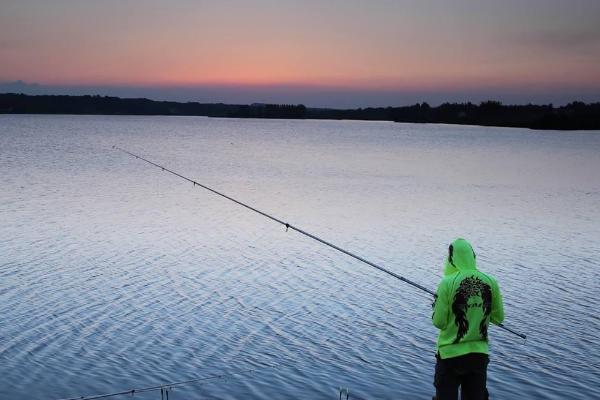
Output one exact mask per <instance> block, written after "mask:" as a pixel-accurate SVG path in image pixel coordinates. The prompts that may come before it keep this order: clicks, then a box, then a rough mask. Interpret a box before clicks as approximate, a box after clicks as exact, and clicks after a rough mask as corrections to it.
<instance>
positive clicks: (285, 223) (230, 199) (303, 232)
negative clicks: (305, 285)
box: [112, 146, 527, 339]
mask: <svg viewBox="0 0 600 400" xmlns="http://www.w3.org/2000/svg"><path fill="white" fill-rule="evenodd" d="M112 148H113V149H116V150H119V151H121V152H123V153H125V154H128V155H130V156H132V157H135V158H136V159H138V160H142V161H145V162H146V163H148V164H150V165H153V166H155V167H157V168H160V169H161V170H162V171H165V172H168V173H170V174H172V175H175V176H177V177H179V178H181V179H183V180H185V181H188V182H189V183H191V184H193V185H194V186H198V187H200V188H202V189H205V190H208V191H209V192H211V193H213V194H216V195H217V196H220V197H223V198H225V199H227V200H229V201H232V202H234V203H236V204H238V205H240V206H242V207H245V208H247V209H248V210H250V211H254V212H255V213H257V214H260V215H262V216H263V217H265V218H268V219H270V220H271V221H274V222H277V223H278V224H280V225H283V226H285V230H286V232H287V231H288V230H289V229H291V230H293V231H296V232H298V233H300V234H302V235H304V236H306V237H309V238H311V239H313V240H316V241H317V242H319V243H321V244H324V245H325V246H328V247H331V248H332V249H334V250H337V251H339V252H341V253H344V254H346V255H348V256H350V257H352V258H354V259H356V260H358V261H360V262H362V263H364V264H367V265H369V266H370V267H373V268H375V269H378V270H379V271H381V272H384V273H386V274H388V275H390V276H393V277H394V278H396V279H398V280H400V281H402V282H404V283H407V284H409V285H411V286H413V287H415V288H417V289H420V290H422V291H423V292H427V293H429V294H430V295H432V296H435V292H434V291H432V290H431V289H428V288H426V287H425V286H423V285H420V284H418V283H416V282H414V281H412V280H410V279H407V278H405V277H403V276H401V275H398V274H396V273H395V272H392V271H390V270H389V269H387V268H384V267H382V266H380V265H377V264H375V263H374V262H371V261H369V260H367V259H365V258H363V257H361V256H359V255H356V254H354V253H352V252H350V251H348V250H345V249H343V248H341V247H339V246H337V245H335V244H333V243H331V242H328V241H326V240H324V239H321V238H320V237H318V236H315V235H313V234H312V233H309V232H307V231H305V230H303V229H300V228H299V227H297V226H294V225H292V224H290V223H288V222H285V221H283V220H281V219H279V218H276V217H274V216H273V215H270V214H268V213H266V212H264V211H261V210H259V209H257V208H255V207H252V206H250V205H248V204H246V203H244V202H242V201H240V200H237V199H235V198H233V197H231V196H228V195H226V194H224V193H221V192H219V191H217V190H215V189H212V188H210V187H208V186H206V185H203V184H201V183H199V182H197V181H195V180H193V179H190V178H188V177H186V176H184V175H181V174H180V173H178V172H175V171H173V170H170V169H168V168H166V167H164V166H162V165H159V164H156V163H155V162H152V161H150V160H148V159H146V158H144V157H142V156H140V155H137V154H134V153H131V152H129V151H127V150H125V149H122V148H120V147H118V146H112ZM496 326H498V327H499V328H502V329H504V330H505V331H507V332H509V333H512V334H513V335H516V336H518V337H520V338H522V339H527V336H526V335H524V334H522V333H519V332H517V331H515V330H513V329H511V328H508V327H506V326H505V325H503V324H498V325H496Z"/></svg>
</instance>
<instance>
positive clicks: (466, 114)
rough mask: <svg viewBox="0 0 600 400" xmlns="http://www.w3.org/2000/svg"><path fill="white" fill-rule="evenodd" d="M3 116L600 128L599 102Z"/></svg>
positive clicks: (5, 108)
mask: <svg viewBox="0 0 600 400" xmlns="http://www.w3.org/2000/svg"><path fill="white" fill-rule="evenodd" d="M0 113H9V114H106V115H196V116H207V117H230V118H286V119H303V118H313V119H317V118H318V119H352V120H382V121H396V122H415V123H447V124H468V125H489V126H507V127H525V128H532V129H561V130H571V129H591V130H597V129H600V103H591V104H585V103H582V102H577V101H576V102H573V103H570V104H567V105H565V106H561V107H553V106H552V105H551V104H550V105H533V104H529V105H503V104H502V103H500V102H498V101H485V102H482V103H480V104H473V103H444V104H442V105H440V106H437V107H431V106H429V104H427V103H420V104H415V105H412V106H405V107H379V108H357V109H346V110H339V109H332V108H307V107H305V106H304V105H301V104H300V105H291V104H262V103H255V104H251V105H240V104H222V103H196V102H188V103H179V102H173V101H153V100H148V99H122V98H119V97H106V96H50V95H43V96H29V95H24V94H14V93H6V94H0Z"/></svg>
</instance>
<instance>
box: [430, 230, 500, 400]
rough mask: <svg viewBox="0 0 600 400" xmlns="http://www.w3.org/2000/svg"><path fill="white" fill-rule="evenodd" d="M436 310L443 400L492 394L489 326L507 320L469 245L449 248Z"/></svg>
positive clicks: (492, 281) (456, 243)
mask: <svg viewBox="0 0 600 400" xmlns="http://www.w3.org/2000/svg"><path fill="white" fill-rule="evenodd" d="M444 274H445V276H444V278H443V279H442V281H441V282H440V284H439V286H438V290H437V294H436V300H435V303H434V309H433V316H432V320H433V324H434V325H435V327H436V328H438V329H440V334H439V336H438V341H437V363H436V370H435V382H434V384H435V387H436V397H437V399H438V400H447V399H456V398H457V397H458V387H459V386H460V387H461V392H462V396H461V397H462V399H463V400H474V399H475V400H476V399H485V398H486V395H487V390H486V380H487V363H488V325H489V322H490V321H491V322H492V323H494V324H499V323H501V322H502V321H503V319H504V309H503V305H502V296H501V294H500V289H499V287H498V282H497V281H496V279H494V278H493V277H492V276H490V275H487V274H484V273H483V272H480V271H478V270H477V265H476V257H475V253H474V252H473V249H472V247H471V245H470V244H469V242H467V241H466V240H464V239H457V240H455V241H454V242H453V243H452V244H451V245H450V247H449V251H448V258H447V260H446V265H445V268H444Z"/></svg>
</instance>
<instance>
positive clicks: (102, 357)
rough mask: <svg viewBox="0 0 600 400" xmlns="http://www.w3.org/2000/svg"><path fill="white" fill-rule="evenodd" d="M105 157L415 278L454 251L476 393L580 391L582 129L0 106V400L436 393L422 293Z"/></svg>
mask: <svg viewBox="0 0 600 400" xmlns="http://www.w3.org/2000/svg"><path fill="white" fill-rule="evenodd" d="M112 145H118V146H121V147H124V148H126V149H128V150H130V151H133V152H137V153H140V154H141V155H143V156H146V157H148V158H150V159H152V160H154V161H156V162H158V163H161V164H164V165H166V166H169V167H170V168H172V169H174V170H175V171H178V172H182V173H184V174H185V175H188V176H190V177H193V178H194V179H196V180H197V181H199V182H202V183H204V184H206V185H209V186H211V187H214V188H216V189H219V190H222V191H224V192H225V193H228V194H231V195H233V196H235V197H237V198H239V199H242V200H244V201H247V202H249V203H250V204H252V205H255V206H256V207H258V208H259V209H261V210H265V211H268V212H271V213H273V214H274V215H275V216H277V217H279V218H282V219H284V220H286V221H289V222H290V223H293V224H295V225H297V226H299V227H301V228H304V229H306V230H308V231H309V232H312V233H315V234H317V235H320V236H322V237H324V238H326V239H328V240H330V241H332V242H334V243H336V244H339V245H341V246H343V247H345V248H348V249H349V250H351V251H354V252H356V253H358V254H361V255H362V256H364V257H366V258H367V259H369V260H372V261H374V262H377V263H381V264H382V265H384V266H385V267H387V268H389V269H391V270H393V271H394V272H396V273H398V274H400V275H404V276H406V277H408V278H410V279H413V280H415V281H417V282H420V283H422V284H424V285H426V286H428V287H431V288H435V286H436V285H437V283H438V281H439V279H440V276H441V267H442V264H443V259H444V256H445V254H446V251H447V246H448V243H449V242H450V241H452V240H453V239H455V238H456V237H459V236H462V237H465V238H467V239H468V240H470V241H472V243H473V245H474V247H475V251H476V252H477V254H478V262H479V268H480V269H482V270H484V271H485V272H488V273H490V274H493V275H494V276H496V277H497V278H498V280H499V282H500V287H501V290H502V292H503V295H504V300H505V309H506V324H507V325H509V326H511V327H513V328H514V329H517V330H519V331H522V332H524V333H526V334H527V335H528V340H527V341H526V342H524V341H523V340H520V339H518V338H516V337H515V336H512V335H510V334H508V333H507V332H504V331H502V330H499V329H495V328H492V329H491V353H492V354H491V362H490V366H489V381H488V385H489V389H490V392H491V394H492V396H493V397H494V398H500V399H509V398H510V399H515V398H531V399H533V398H535V399H591V398H600V373H599V371H600V351H599V348H600V317H599V315H598V310H599V309H600V300H599V299H598V296H599V295H600V279H599V278H600V272H599V271H600V262H599V259H600V132H554V131H547V132H541V131H531V130H525V129H505V128H483V127H470V126H448V125H413V124H395V123H389V122H351V121H288V120H250V119H247V120H238V119H210V118H199V117H198V118H196V117H126V116H118V117H113V116H0V172H1V174H0V187H1V191H0V226H1V228H0V398H2V399H56V398H63V397H71V396H81V395H91V394H100V393H106V392H113V391H119V390H124V389H129V388H135V387H144V386H151V385H154V384H161V383H165V382H170V381H177V380H185V379H190V378H194V377H197V376H210V375H214V374H227V373H232V372H236V371H241V370H246V369H256V371H255V372H253V373H247V374H245V375H239V376H233V377H229V378H227V379H216V380H211V381H206V382H204V383H203V384H202V385H191V386H185V387H180V388H176V389H174V390H173V391H172V392H171V393H170V398H171V399H175V400H176V399H192V398H198V399H200V398H202V399H207V398H208V399H242V398H264V399H269V398H273V399H289V398H307V399H317V398H319V399H320V398H322V399H337V398H338V391H339V388H340V387H347V388H349V389H350V393H351V397H350V398H353V397H352V396H356V397H355V398H363V399H402V398H403V399H419V398H420V399H428V398H430V396H431V394H432V393H433V386H432V379H433V366H434V347H435V345H434V343H435V337H436V330H435V328H434V327H433V326H432V325H431V320H430V313H431V299H430V297H429V296H428V295H427V294H424V293H421V292H419V291H418V290H416V289H414V288H412V287H410V286H408V285H406V284H404V283H402V282H400V281H397V280H395V279H393V278H391V277H389V276H387V275H385V274H382V273H380V272H379V271H377V270H374V269H371V268H369V267H367V266H365V265H363V264H361V263H359V262H358V261H355V260H353V259H350V258H348V257H347V256H345V255H343V254H340V253H338V252H335V251H333V250H332V249H329V248H327V247H324V246H322V245H320V244H318V243H316V242H314V241H311V240H310V239H307V238H305V237H303V236H300V235H299V234H297V233H294V232H291V231H290V232H286V231H285V228H283V227H281V226H279V225H277V224H276V223H273V222H272V221H269V220H268V219H265V218H263V217H261V216H259V215H257V214H254V213H251V212H250V211H248V210H246V209H244V208H242V207H239V206H237V205H235V204H233V203H230V202H227V201H225V200H223V199H222V198H219V197H217V196H215V195H213V194H211V193H208V192H206V191H203V190H201V189H198V188H194V187H193V186H192V185H191V184H189V183H187V182H185V181H183V180H180V179H177V178H176V177H174V176H172V175H169V174H168V173H165V172H162V171H160V170H159V169H156V168H153V167H151V166H149V165H148V164H145V163H143V162H141V161H139V160H136V159H134V158H132V157H129V156H127V155H125V154H123V153H120V152H118V151H115V150H113V149H111V146H112ZM267 365H270V366H276V367H275V368H270V367H265V366H267ZM134 398H137V399H146V398H148V399H157V398H160V393H156V392H153V393H146V394H137V395H136V396H135V397H134Z"/></svg>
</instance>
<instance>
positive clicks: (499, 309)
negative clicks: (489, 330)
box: [490, 279, 504, 325]
mask: <svg viewBox="0 0 600 400" xmlns="http://www.w3.org/2000/svg"><path fill="white" fill-rule="evenodd" d="M502 321H504V305H503V304H502V294H501V293H500V286H498V282H497V281H496V280H495V279H494V280H492V312H491V314H490V322H491V323H492V324H495V325H499V324H501V323H502Z"/></svg>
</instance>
